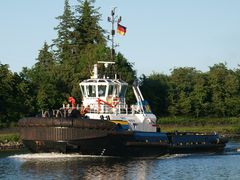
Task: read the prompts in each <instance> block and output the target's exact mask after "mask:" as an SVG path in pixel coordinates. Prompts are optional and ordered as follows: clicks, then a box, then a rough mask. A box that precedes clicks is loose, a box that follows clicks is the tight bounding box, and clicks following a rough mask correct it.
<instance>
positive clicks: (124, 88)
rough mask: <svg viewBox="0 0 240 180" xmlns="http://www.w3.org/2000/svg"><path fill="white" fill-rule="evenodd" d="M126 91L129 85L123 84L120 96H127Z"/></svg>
mask: <svg viewBox="0 0 240 180" xmlns="http://www.w3.org/2000/svg"><path fill="white" fill-rule="evenodd" d="M126 91H127V85H122V87H121V91H120V93H119V97H125V94H126Z"/></svg>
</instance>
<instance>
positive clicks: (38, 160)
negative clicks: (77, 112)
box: [0, 141, 240, 180]
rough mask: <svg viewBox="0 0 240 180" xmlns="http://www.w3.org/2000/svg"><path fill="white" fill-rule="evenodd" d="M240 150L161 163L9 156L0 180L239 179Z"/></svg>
mask: <svg viewBox="0 0 240 180" xmlns="http://www.w3.org/2000/svg"><path fill="white" fill-rule="evenodd" d="M239 147H240V143H239V141H238V142H231V143H228V145H227V147H226V151H225V152H224V153H222V154H188V155H171V156H164V157H160V158H158V159H122V158H113V157H99V156H82V155H78V154H71V155H69V154H55V153H46V154H21V155H12V156H9V155H6V156H5V157H3V156H2V157H0V179H97V180H105V179H113V180H122V179H134V180H135V179H137V180H139V179H140V180H141V179H164V180H165V179H183V180H186V179H187V180H188V179H189V180H190V179H239V174H240V166H239V161H240V152H238V151H237V149H238V148H239ZM14 154H15V153H14ZM1 155H2V154H1Z"/></svg>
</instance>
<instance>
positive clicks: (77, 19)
mask: <svg viewBox="0 0 240 180" xmlns="http://www.w3.org/2000/svg"><path fill="white" fill-rule="evenodd" d="M78 3H79V4H77V5H76V6H74V9H73V8H72V7H71V6H70V5H69V2H68V0H65V5H64V12H63V14H62V15H60V16H59V17H57V19H58V21H59V24H58V26H57V27H55V30H56V32H57V37H56V38H55V39H54V40H53V41H52V43H51V44H48V43H47V42H44V43H43V46H42V48H41V49H40V50H39V54H38V55H37V58H36V63H35V65H34V66H33V67H31V68H26V67H25V68H23V69H22V71H21V72H20V73H14V72H11V70H9V66H8V65H7V64H1V63H0V127H5V126H8V125H11V123H13V124H14V123H15V122H17V121H18V119H19V118H21V117H24V116H34V115H36V114H37V113H39V112H41V110H43V109H44V110H46V109H51V108H59V107H60V106H61V105H62V104H63V103H64V102H65V101H66V100H67V98H68V97H69V96H74V97H75V98H76V100H77V101H78V103H80V102H81V94H80V90H79V82H80V81H82V80H83V79H86V78H89V76H90V75H91V73H92V67H93V64H94V63H96V62H97V61H109V59H110V57H111V49H110V48H108V47H107V38H106V37H107V31H106V30H104V29H102V27H101V26H100V25H99V22H100V20H101V14H100V13H99V9H98V8H95V7H94V0H91V1H89V0H88V1H87V0H85V1H79V2H78ZM114 60H115V62H116V65H115V67H114V68H112V70H113V71H115V72H117V73H118V75H119V76H120V77H121V78H122V79H124V80H125V81H127V82H128V83H129V85H130V86H131V84H132V83H133V81H134V79H136V72H135V70H134V66H133V64H132V63H130V62H129V61H128V60H127V59H126V58H125V57H124V56H123V54H121V53H117V54H115V57H114ZM139 81H140V84H141V89H142V92H143V94H144V96H145V98H146V99H147V100H148V101H149V103H150V105H151V107H152V110H153V112H154V113H155V114H157V115H158V116H186V117H196V118H197V117H233V116H239V115H240V67H238V68H236V69H234V70H232V69H228V68H227V66H226V64H223V63H219V64H215V65H213V66H212V67H210V69H209V71H208V72H201V71H198V70H196V69H195V68H192V67H182V68H175V69H173V70H172V71H171V74H170V75H165V74H161V73H152V74H151V75H149V76H146V75H141V77H140V78H139ZM127 100H128V101H131V102H133V100H134V97H133V92H131V87H129V91H128V94H127Z"/></svg>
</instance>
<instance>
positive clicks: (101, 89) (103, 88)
mask: <svg viewBox="0 0 240 180" xmlns="http://www.w3.org/2000/svg"><path fill="white" fill-rule="evenodd" d="M106 89H107V86H106V85H98V97H105V95H106Z"/></svg>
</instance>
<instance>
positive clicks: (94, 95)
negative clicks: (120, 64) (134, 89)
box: [80, 78, 128, 113]
mask: <svg viewBox="0 0 240 180" xmlns="http://www.w3.org/2000/svg"><path fill="white" fill-rule="evenodd" d="M127 87H128V84H127V83H126V82H124V81H122V80H120V79H104V78H103V79H87V80H84V81H83V82H81V83H80V89H81V92H82V96H83V106H84V107H89V109H90V111H91V112H94V113H96V112H98V113H99V112H101V113H111V112H110V111H111V110H112V109H116V108H119V107H121V108H125V106H126V105H125V94H126V91H127Z"/></svg>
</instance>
